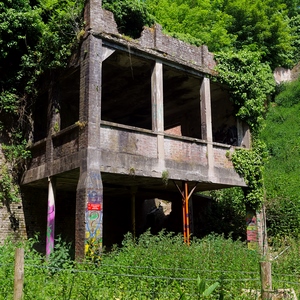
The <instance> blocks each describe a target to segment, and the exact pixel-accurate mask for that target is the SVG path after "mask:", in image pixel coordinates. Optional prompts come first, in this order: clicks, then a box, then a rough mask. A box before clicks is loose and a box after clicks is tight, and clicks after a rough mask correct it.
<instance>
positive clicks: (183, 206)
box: [182, 184, 187, 243]
mask: <svg viewBox="0 0 300 300" xmlns="http://www.w3.org/2000/svg"><path fill="white" fill-rule="evenodd" d="M182 185H183V184H182ZM185 200H186V197H185V195H184V194H183V197H182V220H183V240H184V242H185V243H186V241H187V232H186V206H185Z"/></svg>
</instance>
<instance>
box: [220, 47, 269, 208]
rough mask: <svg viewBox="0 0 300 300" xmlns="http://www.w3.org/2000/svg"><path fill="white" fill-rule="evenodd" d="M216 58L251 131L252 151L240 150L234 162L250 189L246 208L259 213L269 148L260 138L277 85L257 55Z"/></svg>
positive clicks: (227, 54)
mask: <svg viewBox="0 0 300 300" xmlns="http://www.w3.org/2000/svg"><path fill="white" fill-rule="evenodd" d="M215 57H216V59H217V62H218V65H217V71H218V73H219V79H220V80H221V82H223V83H225V84H226V85H228V86H229V89H230V96H231V100H232V101H233V103H234V104H235V107H236V116H237V117H238V118H240V119H241V120H242V121H244V122H246V123H247V124H248V125H249V127H250V129H251V133H252V148H251V149H237V150H236V151H235V152H234V153H233V154H232V156H231V160H232V162H233V165H234V168H235V170H236V172H237V173H238V174H240V175H241V176H243V178H244V180H245V182H246V184H247V186H248V188H247V189H246V193H245V199H244V201H245V204H247V205H248V206H250V207H252V208H253V209H256V208H258V207H259V206H260V204H261V203H262V201H263V197H264V188H263V169H264V164H265V162H266V159H267V157H268V152H267V148H266V145H265V143H264V142H263V141H261V140H259V139H258V135H259V133H260V131H261V129H262V128H263V126H264V116H265V113H266V107H267V105H266V104H267V99H268V96H269V95H271V94H272V92H273V91H274V90H275V81H274V78H273V74H272V70H271V68H270V66H269V65H268V64H266V63H262V62H261V60H260V54H259V53H257V52H250V51H247V50H242V51H239V52H222V53H218V54H216V56H215Z"/></svg>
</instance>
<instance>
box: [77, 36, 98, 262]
mask: <svg viewBox="0 0 300 300" xmlns="http://www.w3.org/2000/svg"><path fill="white" fill-rule="evenodd" d="M101 85H102V40H101V39H99V38H97V37H94V36H93V35H89V36H88V37H87V38H86V39H85V41H84V42H83V43H82V46H81V63H80V109H79V121H80V122H82V123H83V124H86V125H85V126H84V127H83V128H82V129H81V134H80V135H79V157H80V159H81V160H80V177H79V181H78V184H77V192H76V220H75V257H76V259H82V258H83V257H84V255H85V253H87V252H88V251H89V249H90V247H91V246H92V247H93V248H94V249H93V251H98V252H100V251H101V248H102V236H103V235H102V226H103V185H102V178H101V173H100V165H101V151H100V150H101V146H100V145H101V139H100V121H101ZM95 248H96V249H95Z"/></svg>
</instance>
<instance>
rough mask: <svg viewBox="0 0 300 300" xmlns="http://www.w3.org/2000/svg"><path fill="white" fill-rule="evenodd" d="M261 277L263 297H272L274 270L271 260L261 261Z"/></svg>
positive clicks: (267, 299)
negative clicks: (272, 269)
mask: <svg viewBox="0 0 300 300" xmlns="http://www.w3.org/2000/svg"><path fill="white" fill-rule="evenodd" d="M260 279H261V298H262V300H269V299H272V272H271V262H269V261H261V262H260Z"/></svg>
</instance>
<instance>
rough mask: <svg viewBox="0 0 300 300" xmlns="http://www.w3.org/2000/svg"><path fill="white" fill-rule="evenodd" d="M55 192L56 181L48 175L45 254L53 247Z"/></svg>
mask: <svg viewBox="0 0 300 300" xmlns="http://www.w3.org/2000/svg"><path fill="white" fill-rule="evenodd" d="M55 194H56V181H55V178H53V177H48V212H47V233H46V256H47V258H48V257H49V256H50V254H51V253H52V251H53V249H54V239H55Z"/></svg>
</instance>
